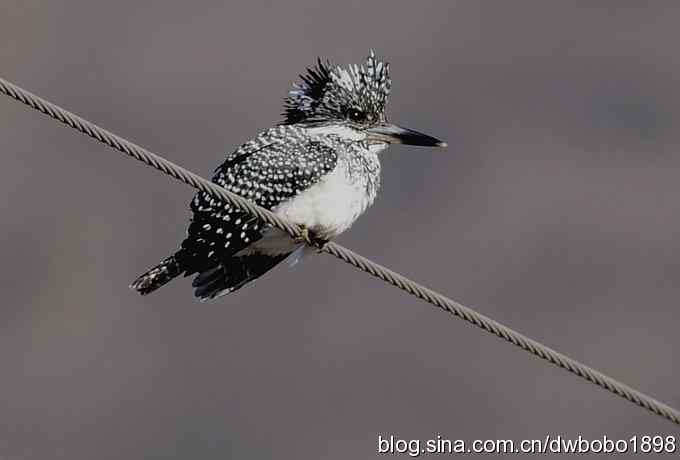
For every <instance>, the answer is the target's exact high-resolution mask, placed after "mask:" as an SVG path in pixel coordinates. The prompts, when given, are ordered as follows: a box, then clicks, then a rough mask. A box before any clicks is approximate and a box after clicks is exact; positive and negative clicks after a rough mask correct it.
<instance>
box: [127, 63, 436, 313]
mask: <svg viewBox="0 0 680 460" xmlns="http://www.w3.org/2000/svg"><path fill="white" fill-rule="evenodd" d="M300 78H301V80H302V81H301V82H300V83H299V84H296V85H294V87H293V89H292V90H291V91H290V92H289V94H288V97H287V98H286V99H285V103H284V108H285V112H284V114H283V115H284V117H285V119H284V121H283V122H281V123H280V124H279V125H277V126H275V127H273V128H270V129H268V130H266V131H264V132H262V133H261V134H260V135H258V136H257V137H256V138H254V139H252V140H250V141H248V142H246V143H245V144H243V145H242V146H241V147H239V148H238V149H236V150H235V151H234V152H233V153H232V154H231V155H229V156H227V158H226V160H225V161H224V163H222V165H221V166H219V167H218V168H217V169H216V171H215V174H214V176H213V178H212V181H213V182H214V183H216V184H218V185H220V186H222V187H224V188H226V189H227V190H229V191H231V192H233V193H236V194H237V195H240V196H242V197H244V198H247V199H249V200H252V201H253V202H255V203H257V204H258V205H260V206H262V207H264V208H266V209H269V210H270V211H272V212H274V213H275V214H277V215H279V216H281V217H282V218H284V219H288V220H289V221H291V222H293V223H295V224H298V225H300V226H301V228H302V229H303V235H304V236H303V239H301V240H295V239H293V238H291V237H290V236H289V235H287V234H286V233H284V232H282V231H280V230H279V229H277V228H275V227H272V226H270V225H268V224H265V223H263V222H261V221H260V220H258V219H257V218H255V217H253V216H251V215H249V214H247V213H245V212H243V211H241V210H240V209H238V208H236V207H234V206H231V205H229V204H227V203H223V202H220V201H219V200H216V199H215V198H213V197H211V196H210V195H208V194H207V193H205V192H198V193H197V194H196V195H195V196H194V198H193V200H192V201H191V210H192V212H193V218H192V219H191V223H190V225H189V229H188V230H187V237H186V239H185V240H184V241H183V242H182V245H181V247H180V248H179V250H177V252H175V253H174V254H173V255H171V256H170V257H167V258H166V259H164V260H163V261H162V262H160V263H159V264H158V265H156V266H155V267H153V268H152V269H150V270H149V271H147V272H146V273H144V274H143V275H141V276H140V277H139V278H137V279H136V280H135V281H134V282H133V283H132V284H131V285H130V287H131V288H133V289H135V290H136V291H138V292H139V293H140V294H142V295H144V294H148V293H150V292H153V291H155V290H156V289H158V288H159V287H161V286H163V285H164V284H166V283H167V282H169V281H170V280H172V279H173V278H175V277H177V276H179V275H181V274H183V275H184V276H189V275H194V274H196V277H195V278H194V280H193V283H192V286H193V287H194V288H195V295H196V297H198V298H200V299H201V300H209V299H214V298H216V297H219V296H221V295H224V294H227V293H229V292H233V291H235V290H237V289H239V288H241V287H243V286H244V285H245V284H247V283H248V282H250V281H252V280H255V279H257V278H259V277H260V276H261V275H263V274H264V273H265V272H267V271H269V270H270V269H272V268H274V266H276V265H277V264H278V263H280V262H282V261H283V260H284V259H286V258H287V257H289V256H290V257H291V263H294V262H295V261H297V259H298V258H299V257H300V256H301V255H302V252H303V251H304V250H305V249H306V248H308V246H307V245H306V244H305V243H309V244H313V245H316V246H320V247H321V246H323V244H325V242H327V241H329V240H331V239H333V238H334V237H336V236H337V235H339V234H340V233H342V232H343V231H345V230H347V229H348V228H349V227H350V226H351V225H352V224H353V223H354V221H355V220H356V219H357V218H358V217H359V215H361V214H362V213H363V212H364V211H365V210H366V208H367V207H368V206H370V205H371V204H372V203H373V200H374V199H375V197H376V194H377V192H378V188H379V187H380V161H379V158H378V154H379V153H380V152H382V151H383V150H385V149H386V148H387V147H388V146H389V145H390V144H408V145H415V146H426V147H445V146H446V144H445V143H444V142H442V141H440V140H438V139H435V138H434V137H431V136H428V135H426V134H423V133H420V132H417V131H413V130H411V129H406V128H402V127H399V126H397V125H394V124H391V123H388V121H387V117H386V116H385V105H386V103H387V99H388V96H389V93H390V86H391V80H390V76H389V64H387V63H385V62H383V61H381V60H380V59H378V58H377V57H376V56H375V54H374V53H373V51H371V52H370V54H369V56H368V58H367V60H366V63H365V64H364V65H361V66H358V65H350V66H347V67H340V66H333V65H331V64H330V63H329V62H328V61H326V62H323V61H322V60H321V59H319V60H318V62H317V65H316V66H315V67H312V68H309V69H307V73H306V74H304V75H301V76H300ZM303 240H304V241H303ZM291 254H292V255H291Z"/></svg>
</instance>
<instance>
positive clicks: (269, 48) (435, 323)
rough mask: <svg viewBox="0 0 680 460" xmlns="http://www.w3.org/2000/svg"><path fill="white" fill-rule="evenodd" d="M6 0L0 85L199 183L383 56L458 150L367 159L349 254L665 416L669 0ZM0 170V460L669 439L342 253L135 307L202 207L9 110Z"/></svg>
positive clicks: (670, 280)
mask: <svg viewBox="0 0 680 460" xmlns="http://www.w3.org/2000/svg"><path fill="white" fill-rule="evenodd" d="M0 1H1V9H2V14H0V63H1V64H0V66H1V69H2V70H1V72H0V73H1V74H2V75H3V76H4V77H5V78H8V79H10V80H12V81H15V82H16V83H18V84H20V85H23V86H24V87H26V88H28V89H30V90H31V91H33V92H35V93H37V94H39V95H42V96H43V97H46V98H48V99H50V100H52V101H54V102H56V103H58V104H62V105H63V106H65V107H67V108H69V109H70V110H72V111H75V112H76V113H79V114H80V115H82V116H84V117H86V118H89V119H90V120H92V121H94V122H96V123H98V124H100V125H102V126H105V127H107V128H108V129H111V130H113V131H114V132H116V133H118V134H121V135H122V136H124V137H127V138H129V139H131V140H133V141H135V142H138V143H140V144H142V145H143V146H145V147H147V148H149V149H151V150H153V151H155V152H158V153H160V154H162V155H164V156H166V157H167V158H169V159H171V160H173V161H176V162H178V163H180V164H182V165H184V166H186V167H188V168H189V169H191V170H193V171H196V172H198V173H200V174H203V175H204V176H209V175H210V174H211V173H212V170H213V168H214V167H215V166H217V165H218V164H219V163H220V162H221V161H222V159H223V158H224V156H225V154H226V153H227V152H230V151H231V150H232V149H234V148H235V147H236V146H238V145H239V144H241V143H242V142H244V141H246V140H248V139H249V138H251V137H252V136H254V135H256V134H257V133H258V132H259V131H260V130H262V129H264V128H266V127H269V126H270V125H272V124H274V123H276V122H277V121H278V120H280V117H279V113H280V112H281V110H282V106H281V102H282V98H283V97H284V96H285V95H286V92H287V90H288V89H289V87H290V85H291V84H292V83H293V82H294V81H295V80H296V76H297V75H298V74H299V73H300V72H302V71H303V70H304V68H305V67H306V66H307V65H310V64H313V62H314V60H315V58H316V57H317V56H325V57H329V58H331V59H332V60H333V61H335V62H337V63H342V64H346V63H353V62H363V60H364V58H365V55H366V54H367V52H368V49H369V48H370V47H373V48H375V50H376V52H377V53H378V54H379V55H381V56H384V57H385V58H386V59H387V60H388V61H389V62H391V65H392V76H393V92H392V94H393V96H392V99H391V101H390V104H389V116H390V118H391V120H392V121H395V122H398V123H400V124H403V125H405V126H409V127H411V128H415V129H418V130H421V131H424V132H427V133H430V134H432V135H434V136H437V137H440V138H442V139H444V140H446V141H448V142H449V148H448V149H446V150H436V151H434V150H427V149H416V148H406V147H395V148H392V149H390V150H389V151H388V152H386V153H385V154H383V156H382V158H383V183H384V186H383V189H382V194H381V196H380V197H379V199H378V200H377V203H376V204H375V206H374V207H373V208H372V209H371V210H370V211H369V212H368V213H367V215H365V216H364V217H363V218H362V219H361V220H360V221H359V222H358V223H357V224H356V225H355V226H354V227H353V229H352V230H351V231H350V232H348V233H347V234H346V235H344V236H343V237H342V238H341V239H340V240H339V242H340V243H342V244H344V245H347V246H349V247H350V248H353V249H355V250H356V251H358V252H360V253H362V254H364V255H366V256H368V257H370V258H373V259H375V260H376V261H379V262H381V263H383V264H385V265H387V266H389V267H391V268H393V269H395V270H397V271H400V272H402V273H404V274H406V275H408V276H411V277H413V278H414V279H416V280H419V281H422V282H424V283H425V284H427V285H429V286H431V287H433V288H435V289H437V290H439V291H441V292H443V293H445V294H446V295H449V296H451V297H452V298H454V299H456V300H458V301H461V302H463V303H465V304H468V305H470V306H473V307H475V308H476V309H478V310H479V311H480V312H482V313H484V314H486V315H489V316H491V317H493V318H495V319H497V320H499V321H501V322H503V323H505V324H507V325H509V326H511V327H514V328H516V329H518V330H519V331H521V332H524V333H526V334H528V335H530V336H532V337H533V338H535V339H537V340H540V341H542V342H544V343H546V344H548V345H550V346H552V347H554V348H556V349H558V350H560V351H562V352H564V353H566V354H568V355H570V356H572V357H574V358H577V359H580V360H582V361H585V362H586V363H588V364H590V365H592V366H594V367H596V368H598V369H600V370H602V371H604V372H605V373H608V374H610V375H612V376H614V377H616V378H619V379H621V380H623V381H625V382H626V383H628V384H630V385H632V386H634V387H636V388H639V389H641V390H643V391H645V392H648V393H649V394H651V395H654V396H655V397H658V398H659V399H661V400H664V401H666V402H667V403H669V404H671V405H674V406H676V407H677V406H680V390H678V388H680V385H678V380H679V379H680V364H679V362H678V359H677V358H676V356H675V353H674V351H675V350H676V349H677V348H678V346H680V336H679V335H678V327H679V326H680V312H679V306H678V299H680V282H679V281H680V210H679V209H678V197H679V196H680V180H678V178H679V177H680V130H678V129H677V125H678V122H679V120H680V104H679V103H680V52H678V45H677V44H678V40H680V31H679V29H678V24H679V23H680V6H679V5H678V4H677V2H649V3H648V6H642V5H643V2H633V1H620V0H616V1H614V0H612V1H599V2H544V1H538V0H537V1H514V2H504V1H483V2H479V1H472V0H470V1H449V2H443V1H438V2H435V1H423V2H412V1H399V2H397V1H381V2H359V1H343V2H332V3H331V2H325V3H323V2H322V3H318V2H311V1H310V2H274V1H263V0H253V1H249V2H238V3H237V2H231V3H230V4H227V2H218V1H199V2H182V1H164V2H160V1H158V2H144V4H143V5H140V2H136V1H132V0H121V1H117V2H91V1H59V2H46V1H45V2H38V1H25V0H0ZM588 5H589V6H588ZM0 151H1V152H2V153H1V163H0V197H2V198H0V212H1V216H2V217H0V219H1V220H0V222H1V225H0V260H2V264H1V266H0V292H1V293H2V298H3V303H2V308H1V309H0V366H1V369H2V377H1V378H0V458H2V459H3V460H4V459H46V458H50V459H69V460H75V459H89V458H99V459H120V458H123V459H126V460H132V459H153V458H183V459H185V458H197V459H225V458H233V457H235V458H281V459H288V458H290V459H299V458H304V459H307V458H309V459H348V458H360V459H364V458H365V459H368V458H374V457H377V456H378V455H377V452H376V449H377V436H378V434H382V435H387V436H389V435H390V434H394V435H396V436H400V437H402V438H407V439H410V438H420V439H426V438H432V437H435V436H436V435H441V436H443V437H445V438H451V439H456V438H463V439H467V440H472V439H477V438H480V439H486V438H494V439H495V438H504V439H516V440H519V439H523V438H537V437H543V436H544V435H546V434H548V433H552V434H562V435H563V436H572V437H574V436H577V435H578V434H582V435H583V436H585V437H588V438H597V437H602V436H603V435H607V436H608V437H610V438H627V437H630V436H632V435H635V434H664V435H665V434H672V433H677V432H678V430H677V427H675V426H673V425H672V424H670V423H669V422H666V421H663V420H661V419H659V418H657V417H655V416H653V415H652V414H650V413H648V412H646V411H644V410H642V409H640V408H638V407H636V406H634V405H632V404H629V403H627V402H625V401H623V400H621V399H619V398H617V397H615V396H613V395H611V394H609V393H607V392H605V391H603V390H601V389H599V388H597V387H595V386H593V385H590V384H588V383H586V382H584V381H582V380H580V379H578V378H576V377H575V376H573V375H570V374H568V373H566V372H565V371H563V370H560V369H558V368H556V367H554V366H551V365H548V364H547V363H545V362H543V361H541V360H539V359H537V358H534V357H532V356H530V355H528V354H527V353H525V352H523V351H521V350H519V349H517V348H515V347H512V346H509V345H508V344H507V343H505V342H503V341H501V340H499V339H497V338H494V337H492V336H490V335H488V334H486V333H483V332H481V331H480V330H479V329H477V328H475V327H473V326H470V325H468V324H467V323H464V322H462V321H460V320H457V319H455V318H453V317H451V316H449V315H447V314H445V313H443V312H441V311H438V310H436V309H434V308H433V307H431V306H429V305H427V304H424V303H422V302H419V301H417V300H415V299H413V298H411V297H409V296H407V295H405V294H403V293H401V292H400V291H397V290H395V289H393V288H391V287H389V286H387V285H385V284H383V283H381V282H378V281H376V280H375V279H372V278H370V277H369V276H366V275H364V274H362V273H360V272H358V271H356V270H354V269H352V268H351V267H349V266H347V265H345V264H343V263H340V262H338V261H337V260H335V259H333V258H332V257H329V256H318V257H310V258H309V259H306V260H305V261H304V263H302V264H299V265H298V266H297V267H295V268H294V269H289V268H286V267H282V268H280V269H278V270H276V271H274V272H272V273H271V274H270V275H268V276H266V277H265V278H263V279H262V280H260V281H259V282H257V283H255V284H253V285H251V286H249V287H248V288H247V289H244V290H242V291H240V292H238V293H237V294H235V295H231V296H227V297H225V298H223V299H221V300H219V301H217V302H213V303H208V304H201V303H198V302H196V301H195V300H194V299H193V297H192V292H191V289H190V285H189V281H188V280H184V279H182V280H179V281H176V282H174V283H172V284H171V285H169V286H168V287H166V288H164V289H162V290H160V291H158V293H156V294H155V295H153V296H149V297H146V298H142V297H140V296H138V295H136V294H135V293H133V292H132V291H130V290H129V289H128V288H127V285H128V283H129V282H130V281H131V280H133V279H134V278H135V277H136V276H137V275H138V274H140V273H141V272H142V271H144V270H145V269H147V268H148V267H149V266H150V265H152V264H155V263H156V262H157V261H158V260H160V259H161V258H162V257H164V256H166V255H167V254H169V253H170V251H172V250H173V249H174V248H175V247H176V245H177V244H178V243H179V241H180V240H181V238H182V237H183V235H184V231H185V227H186V225H187V222H188V218H189V213H188V202H189V201H190V199H191V197H192V195H193V191H192V190H191V189H190V188H188V187H186V186H184V185H181V184H178V183H176V182H173V181H172V180H170V179H168V178H167V177H165V176H162V175H161V174H160V173H158V172H155V171H153V170H151V169H148V168H145V167H142V166H141V165H140V164H138V163H136V162H134V161H130V160H128V159H125V158H123V157H122V155H120V154H119V153H116V152H114V151H112V150H110V149H108V148H106V147H104V146H103V145H101V144H98V143H96V142H94V141H93V140H91V139H88V138H86V137H84V136H82V135H79V134H77V133H76V132H74V131H73V130H70V129H66V128H64V127H63V126H61V125H60V124H58V123H56V122H54V121H52V120H50V119H48V118H47V117H45V116H42V115H40V114H38V113H37V112H35V111H32V110H29V109H28V108H26V107H24V106H22V105H21V104H19V103H16V102H13V101H11V100H10V99H8V98H1V99H0Z"/></svg>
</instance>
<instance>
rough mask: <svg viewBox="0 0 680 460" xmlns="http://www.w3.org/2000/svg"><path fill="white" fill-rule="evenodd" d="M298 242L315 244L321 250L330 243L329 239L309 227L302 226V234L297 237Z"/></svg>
mask: <svg viewBox="0 0 680 460" xmlns="http://www.w3.org/2000/svg"><path fill="white" fill-rule="evenodd" d="M295 242H296V243H305V244H307V245H309V246H313V247H315V248H317V249H318V250H319V252H321V250H322V249H323V248H324V246H326V245H327V244H328V240H326V239H324V238H321V237H319V236H318V235H316V234H315V233H314V232H313V231H311V230H310V229H309V228H307V227H305V226H302V228H301V230H300V236H299V237H297V238H296V239H295Z"/></svg>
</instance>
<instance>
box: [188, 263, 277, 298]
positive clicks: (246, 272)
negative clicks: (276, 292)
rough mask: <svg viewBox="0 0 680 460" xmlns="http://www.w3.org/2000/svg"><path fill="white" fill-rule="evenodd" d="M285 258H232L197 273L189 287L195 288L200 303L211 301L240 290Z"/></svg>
mask: <svg viewBox="0 0 680 460" xmlns="http://www.w3.org/2000/svg"><path fill="white" fill-rule="evenodd" d="M286 257H288V254H281V255H278V256H269V255H264V254H253V255H247V256H240V257H232V258H231V259H229V260H228V261H226V262H223V263H221V264H220V265H217V266H216V267H213V268H211V269H209V270H204V271H202V272H201V273H199V274H198V276H196V278H194V281H193V282H192V283H191V285H192V286H193V287H195V288H196V291H195V295H196V297H198V298H200V299H201V300H202V301H206V300H211V299H214V298H217V297H221V296H223V295H225V294H228V293H230V292H234V291H236V290H237V289H240V288H242V287H243V286H245V285H246V284H247V283H249V282H250V281H253V280H254V279H257V278H259V277H260V276H262V275H263V274H265V273H266V272H268V271H269V270H271V269H272V268H274V267H275V266H276V265H277V264H278V263H279V262H281V261H283V260H284V259H285V258H286Z"/></svg>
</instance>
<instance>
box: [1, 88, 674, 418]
mask: <svg viewBox="0 0 680 460" xmlns="http://www.w3.org/2000/svg"><path fill="white" fill-rule="evenodd" d="M0 92H2V93H4V94H5V95H7V96H9V97H11V98H13V99H16V100H17V101H20V102H22V103H24V104H26V105H28V106H29V107H32V108H33V109H35V110H38V111H40V112H42V113H44V114H46V115H49V116H50V117H52V118H54V119H56V120H59V121H60V122H62V123H64V124H66V125H68V126H70V127H71V128H74V129H76V130H78V131H80V132H82V133H84V134H86V135H88V136H90V137H92V138H94V139H96V140H98V141H100V142H102V143H104V144H106V145H108V146H110V147H113V148H114V149H116V150H118V151H120V152H122V153H125V154H126V155H128V156H130V157H132V158H134V159H136V160H139V161H141V162H142V163H144V164H146V165H149V166H151V167H153V168H155V169H157V170H159V171H161V172H163V173H165V174H167V175H169V176H171V177H173V178H175V179H177V180H179V181H181V182H184V183H185V184H188V185H190V186H192V187H194V188H196V189H198V190H201V191H203V192H206V193H208V194H209V195H211V196H212V197H214V198H216V199H219V200H222V201H225V202H227V203H229V204H231V205H233V206H236V207H238V208H240V209H242V210H244V211H246V212H248V213H250V214H252V215H254V216H256V217H257V218H258V219H260V220H262V221H264V222H266V223H268V224H271V225H273V226H275V227H277V228H279V229H281V230H283V231H284V232H286V233H288V234H289V235H290V236H291V237H293V238H299V237H300V236H301V229H300V227H299V226H297V225H294V224H292V223H291V222H288V221H286V220H284V219H281V218H280V217H279V216H277V215H275V214H274V213H272V212H270V211H268V210H267V209H264V208H262V207H260V206H258V205H256V204H254V203H252V202H250V201H249V200H247V199H245V198H243V197H241V196H239V195H236V194H234V193H232V192H230V191H228V190H226V189H224V188H222V187H220V186H218V185H216V184H214V183H213V182H210V181H208V180H206V179H204V178H202V177H201V176H199V175H197V174H194V173H192V172H191V171H188V170H187V169H184V168H182V167H181V166H179V165H177V164H175V163H172V162H171V161H168V160H166V159H165V158H162V157H160V156H158V155H156V154H154V153H152V152H150V151H148V150H146V149H144V148H142V147H140V146H138V145H136V144H134V143H132V142H130V141H127V140H125V139H123V138H122V137H119V136H117V135H115V134H113V133H112V132H110V131H108V130H106V129H104V128H101V127H100V126H97V125H96V124H94V123H91V122H89V121H87V120H85V119H84V118H81V117H79V116H78V115H75V114H74V113H71V112H69V111H67V110H65V109H63V108H61V107H59V106H58V105H56V104H53V103H51V102H49V101H46V100H45V99H42V98H41V97H39V96H36V95H35V94H32V93H31V92H29V91H26V90H24V89H22V88H20V87H19V86H17V85H15V84H13V83H10V82H8V81H7V80H5V79H3V78H1V77H0ZM323 251H324V252H326V253H328V254H331V255H333V256H335V257H337V258H338V259H340V260H342V261H344V262H347V263H348V264H350V265H353V266H354V267H356V268H358V269H359V270H362V271H364V272H366V273H368V274H370V275H373V276H375V277H376V278H379V279H381V280H383V281H385V282H387V283H389V284H391V285H393V286H396V287H397V288H399V289H401V290H403V291H405V292H407V293H409V294H411V295H413V296H415V297H417V298H419V299H421V300H424V301H425V302H428V303H430V304H432V305H434V306H436V307H439V308H441V309H442V310H444V311H446V312H448V313H451V314H453V315H455V316H457V317H459V318H462V319H464V320H465V321H467V322H469V323H472V324H474V325H475V326H477V327H479V328H481V329H483V330H485V331H487V332H490V333H491V334H493V335H495V336H497V337H500V338H502V339H504V340H506V341H508V342H510V343H512V344H514V345H516V346H518V347H519V348H521V349H523V350H525V351H528V352H529V353H531V354H533V355H535V356H538V357H539V358H541V359H544V360H546V361H548V362H550V363H552V364H554V365H556V366H558V367H561V368H563V369H566V370H567V371H569V372H571V373H572V374H575V375H577V376H579V377H581V378H583V379H585V380H587V381H589V382H591V383H594V384H596V385H598V386H600V387H602V388H604V389H605V390H607V391H610V392H611V393H614V394H615V395H618V396H620V397H622V398H624V399H626V400H627V401H630V402H632V403H634V404H637V405H638V406H640V407H643V408H645V409H647V410H649V411H651V412H653V413H654V414H656V415H658V416H660V417H663V418H665V419H667V420H669V421H671V422H673V423H675V424H679V425H680V412H679V411H678V410H676V409H674V408H672V407H670V406H668V405H667V404H664V403H662V402H660V401H658V400H656V399H654V398H652V397H650V396H648V395H646V394H644V393H642V392H640V391H638V390H635V389H633V388H631V387H629V386H628V385H625V384H624V383H621V382H619V381H617V380H616V379H614V378H612V377H609V376H607V375H605V374H603V373H601V372H599V371H597V370H595V369H593V368H591V367H589V366H586V365H585V364H582V363H580V362H579V361H576V360H575V359H572V358H570V357H568V356H566V355H564V354H562V353H559V352H557V351H555V350H553V349H552V348H550V347H547V346H546V345H543V344H542V343H539V342H537V341H535V340H533V339H531V338H529V337H526V336H525V335H523V334H520V333H519V332H517V331H515V330H513V329H511V328H509V327H507V326H504V325H503V324H501V323H499V322H497V321H495V320H493V319H491V318H488V317H487V316H484V315H482V314H480V313H477V312H476V311H475V310H473V309H471V308H469V307H466V306H464V305H461V304H459V303H457V302H455V301H453V300H451V299H449V298H448V297H445V296H443V295H441V294H439V293H437V292H435V291H433V290H431V289H429V288H427V287H425V286H423V285H421V284H419V283H416V282H415V281H412V280H410V279H408V278H406V277H405V276H403V275H400V274H399V273H396V272H394V271H392V270H390V269H388V268H386V267H383V266H382V265H380V264H377V263H375V262H373V261H371V260H369V259H367V258H365V257H363V256H361V255H359V254H357V253H355V252H353V251H351V250H349V249H347V248H345V247H342V246H340V245H338V244H335V243H332V242H330V243H328V244H327V245H326V246H325V247H324V248H323Z"/></svg>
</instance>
